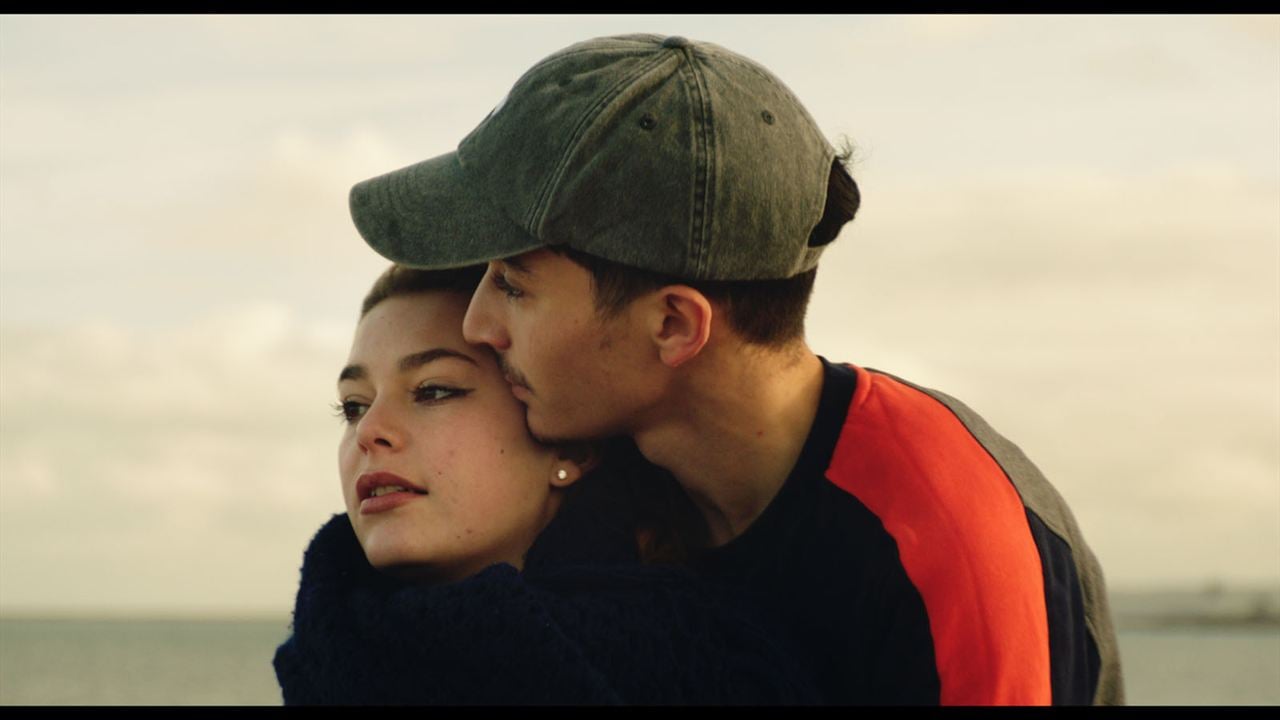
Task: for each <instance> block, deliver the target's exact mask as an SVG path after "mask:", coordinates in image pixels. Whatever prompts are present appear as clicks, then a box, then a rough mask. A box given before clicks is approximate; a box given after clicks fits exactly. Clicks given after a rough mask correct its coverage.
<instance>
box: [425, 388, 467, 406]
mask: <svg viewBox="0 0 1280 720" xmlns="http://www.w3.org/2000/svg"><path fill="white" fill-rule="evenodd" d="M469 392H471V390H470V389H468V388H459V387H451V386H449V385H433V384H426V385H419V386H418V387H416V388H414V389H413V393H412V394H413V400H414V402H419V403H425V404H428V405H429V404H432V403H438V402H443V401H445V400H448V399H450V398H456V397H462V396H464V395H466V394H467V393H469Z"/></svg>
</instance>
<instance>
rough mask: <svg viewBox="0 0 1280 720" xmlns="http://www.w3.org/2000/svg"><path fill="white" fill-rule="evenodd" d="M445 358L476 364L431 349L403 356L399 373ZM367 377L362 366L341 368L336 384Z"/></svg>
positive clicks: (466, 357)
mask: <svg viewBox="0 0 1280 720" xmlns="http://www.w3.org/2000/svg"><path fill="white" fill-rule="evenodd" d="M447 357H451V358H457V359H459V360H465V361H466V362H469V363H471V364H472V365H475V364H476V361H475V358H472V357H471V356H470V355H467V354H466V353H460V352H458V351H457V350H450V349H449V348H432V349H430V350H423V351H422V352H418V353H414V354H412V355H405V356H404V357H402V358H400V372H408V371H409V370H413V369H414V368H420V367H422V366H423V365H426V364H427V363H430V362H435V361H436V360H440V359H441V358H447ZM367 375H368V372H367V371H366V370H365V369H364V366H363V365H348V366H346V367H344V368H342V372H340V373H338V382H339V383H341V382H342V381H344V380H363V379H364V378H365V376H367Z"/></svg>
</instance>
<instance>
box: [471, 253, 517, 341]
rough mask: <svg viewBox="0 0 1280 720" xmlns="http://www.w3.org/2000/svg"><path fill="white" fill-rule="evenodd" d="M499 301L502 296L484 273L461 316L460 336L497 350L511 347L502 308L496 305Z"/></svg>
mask: <svg viewBox="0 0 1280 720" xmlns="http://www.w3.org/2000/svg"><path fill="white" fill-rule="evenodd" d="M490 272H492V269H490ZM500 302H502V298H501V297H498V291H497V288H495V287H493V284H492V283H491V282H490V281H489V275H488V273H485V276H484V278H483V279H481V281H480V286H479V287H477V288H476V291H475V293H473V294H472V295H471V303H470V304H469V305H467V314H466V315H465V316H463V318H462V337H463V338H464V339H465V340H466V341H467V342H469V343H472V344H475V345H488V346H490V347H492V348H493V349H494V350H497V351H499V352H502V351H504V350H506V349H507V348H509V347H511V338H510V336H509V335H508V334H507V329H506V326H505V324H504V323H505V320H504V315H503V313H502V308H501V307H499V306H497V305H496V303H500Z"/></svg>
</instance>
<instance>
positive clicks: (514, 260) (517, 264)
mask: <svg viewBox="0 0 1280 720" xmlns="http://www.w3.org/2000/svg"><path fill="white" fill-rule="evenodd" d="M498 262H500V263H502V264H504V265H510V266H511V267H513V268H515V270H516V272H518V273H521V274H524V275H532V274H533V273H532V272H530V270H529V266H528V265H527V264H526V263H525V262H524V261H523V260H521V259H520V256H518V255H516V256H512V257H509V258H502V259H501V260H499V261H498Z"/></svg>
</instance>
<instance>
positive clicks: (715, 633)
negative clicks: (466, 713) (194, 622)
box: [275, 503, 817, 705]
mask: <svg viewBox="0 0 1280 720" xmlns="http://www.w3.org/2000/svg"><path fill="white" fill-rule="evenodd" d="M596 509H598V508H596ZM624 531H625V528H620V527H619V526H618V525H617V524H616V523H615V522H611V521H610V518H609V514H608V513H603V514H601V513H595V512H591V509H590V508H587V509H585V510H584V509H582V508H578V509H575V508H574V507H571V506H570V504H569V503H566V506H565V507H564V508H562V510H561V512H560V513H559V514H558V515H557V518H556V519H555V520H553V521H552V523H551V525H550V526H548V528H547V529H546V530H545V531H544V532H543V533H542V535H541V536H540V537H539V539H538V542H537V543H536V544H535V546H534V548H533V549H531V550H530V553H529V556H528V558H527V560H526V570H525V572H523V573H521V572H518V571H517V570H516V569H515V568H513V567H512V566H510V565H505V564H503V565H494V566H491V567H489V568H488V569H486V570H484V571H483V572H481V573H479V574H478V575H476V576H474V577H471V578H468V579H466V580H463V581H460V582H457V583H448V584H436V585H431V584H423V583H410V582H403V581H399V580H396V579H393V578H391V577H389V576H386V575H384V574H382V573H380V572H378V571H376V570H375V569H374V568H373V567H372V566H370V565H369V563H368V561H367V560H366V559H365V556H364V552H363V550H362V549H361V547H360V545H359V543H358V541H357V540H356V537H355V533H354V532H353V531H352V529H351V524H350V521H349V520H348V519H347V517H346V516H345V515H335V516H334V517H333V518H332V519H331V520H330V521H329V522H328V523H327V524H325V525H324V527H322V528H321V529H320V531H319V533H317V534H316V536H315V538H314V539H313V540H312V541H311V545H310V547H308V549H307V551H306V554H305V556H304V560H303V566H302V583H301V586H300V588H299V590H298V597H297V604H296V607H295V610H294V617H293V633H292V636H291V637H290V638H289V639H288V640H287V641H285V643H284V644H283V645H281V646H280V647H279V648H278V650H277V651H276V655H275V669H276V676H277V678H278V680H279V682H280V687H281V689H282V691H283V695H284V701H285V703H286V704H289V705H293V704H593V705H594V704H807V703H813V702H816V700H817V696H816V694H815V691H814V690H813V688H812V686H811V684H810V683H809V681H808V679H807V678H805V677H804V676H803V675H801V674H800V672H799V670H798V668H797V666H796V665H795V663H793V662H792V661H791V659H790V658H789V657H788V656H786V655H785V654H784V653H783V652H782V651H781V650H780V649H779V646H778V645H777V644H775V642H774V640H773V638H772V635H771V633H770V631H769V630H767V629H766V628H765V627H764V626H763V625H761V624H760V623H758V622H757V621H756V620H755V619H753V617H752V616H751V614H750V613H748V612H747V611H746V610H745V609H743V608H738V607H736V606H735V603H734V602H732V601H731V600H730V599H729V597H728V596H727V595H725V594H723V593H721V592H719V591H717V590H715V589H713V588H712V587H711V586H709V585H706V584H704V583H703V582H701V581H699V580H697V579H695V578H694V576H693V575H692V574H690V573H689V572H687V571H685V570H683V569H681V568H677V567H674V566H669V565H640V564H639V563H638V562H636V561H635V551H634V547H633V546H634V543H633V542H632V541H631V540H630V539H629V537H628V535H627V533H626V532H624Z"/></svg>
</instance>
